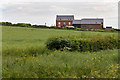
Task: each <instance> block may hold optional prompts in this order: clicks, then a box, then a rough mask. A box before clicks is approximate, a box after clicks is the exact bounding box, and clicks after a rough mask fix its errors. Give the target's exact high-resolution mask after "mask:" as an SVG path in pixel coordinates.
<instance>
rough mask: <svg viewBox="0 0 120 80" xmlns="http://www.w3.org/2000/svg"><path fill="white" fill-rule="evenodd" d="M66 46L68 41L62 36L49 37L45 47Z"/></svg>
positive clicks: (59, 47)
mask: <svg viewBox="0 0 120 80" xmlns="http://www.w3.org/2000/svg"><path fill="white" fill-rule="evenodd" d="M66 46H68V41H67V40H66V39H63V38H50V39H48V41H47V43H46V47H47V48H48V49H50V50H53V49H56V50H59V49H61V50H63V49H64V47H66Z"/></svg>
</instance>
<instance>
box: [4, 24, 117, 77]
mask: <svg viewBox="0 0 120 80" xmlns="http://www.w3.org/2000/svg"><path fill="white" fill-rule="evenodd" d="M2 36H3V37H2V38H3V39H2V64H3V65H2V72H3V73H2V76H3V78H81V77H82V78H85V77H86V78H87V77H88V78H93V77H94V78H118V75H119V73H118V68H119V64H118V49H114V50H105V51H100V52H91V53H90V52H68V51H59V50H58V51H50V50H48V49H47V48H46V47H45V42H46V41H47V39H48V38H50V37H61V36H62V37H63V38H66V39H75V40H77V39H79V38H84V39H89V38H95V39H97V38H100V37H106V38H107V36H114V37H118V33H111V32H92V31H91V32H90V31H89V32H87V31H73V30H55V29H35V28H22V27H10V26H3V29H2Z"/></svg>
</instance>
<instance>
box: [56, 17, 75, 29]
mask: <svg viewBox="0 0 120 80" xmlns="http://www.w3.org/2000/svg"><path fill="white" fill-rule="evenodd" d="M73 20H74V15H57V16H56V26H57V27H65V26H72V22H73Z"/></svg>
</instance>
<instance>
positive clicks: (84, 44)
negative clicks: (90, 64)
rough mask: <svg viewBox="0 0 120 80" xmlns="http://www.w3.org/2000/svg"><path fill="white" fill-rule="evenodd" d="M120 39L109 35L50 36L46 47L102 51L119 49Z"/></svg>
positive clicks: (51, 48)
mask: <svg viewBox="0 0 120 80" xmlns="http://www.w3.org/2000/svg"><path fill="white" fill-rule="evenodd" d="M119 44H120V39H117V38H113V37H107V38H99V39H96V40H95V39H80V40H68V39H64V38H50V39H49V40H48V41H47V43H46V47H47V48H48V49H50V50H54V49H56V50H69V51H75V50H77V51H80V52H85V51H90V52H94V51H100V50H106V49H114V48H115V49H119Z"/></svg>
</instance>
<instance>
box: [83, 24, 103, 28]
mask: <svg viewBox="0 0 120 80" xmlns="http://www.w3.org/2000/svg"><path fill="white" fill-rule="evenodd" d="M82 26H86V29H90V28H92V29H103V26H102V25H101V24H81V28H82Z"/></svg>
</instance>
